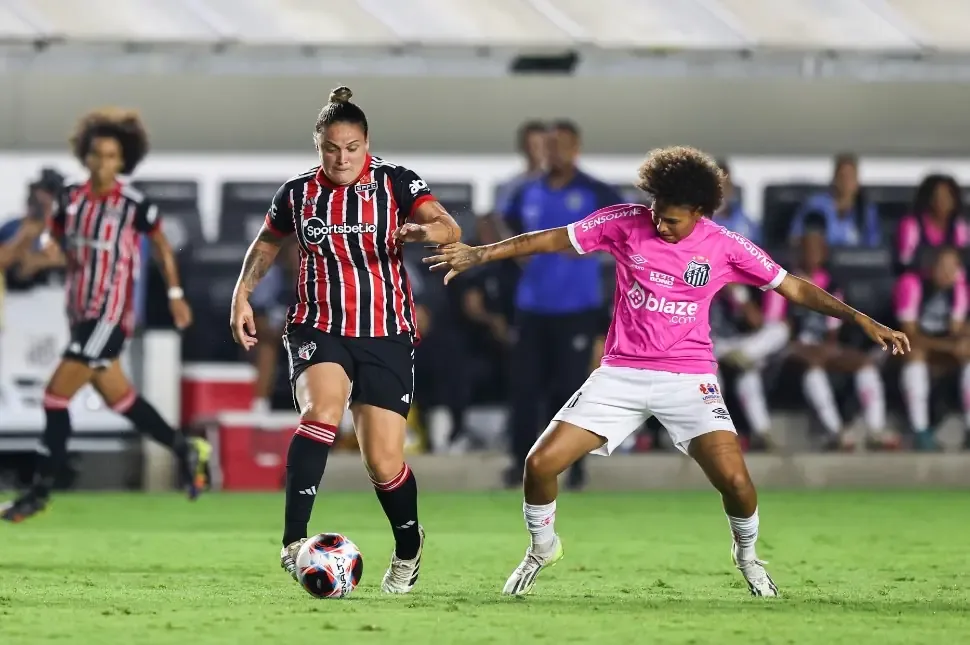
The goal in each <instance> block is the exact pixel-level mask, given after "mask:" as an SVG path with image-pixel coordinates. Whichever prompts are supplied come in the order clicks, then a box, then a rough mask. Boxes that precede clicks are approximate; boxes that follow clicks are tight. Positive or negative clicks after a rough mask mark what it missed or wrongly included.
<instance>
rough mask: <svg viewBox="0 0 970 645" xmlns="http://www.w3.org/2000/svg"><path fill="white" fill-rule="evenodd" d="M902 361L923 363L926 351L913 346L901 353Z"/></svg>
mask: <svg viewBox="0 0 970 645" xmlns="http://www.w3.org/2000/svg"><path fill="white" fill-rule="evenodd" d="M903 361H904V362H906V363H925V362H926V352H924V351H923V350H921V349H919V348H915V347H914V348H913V349H912V350H911V351H909V352H906V353H905V354H903Z"/></svg>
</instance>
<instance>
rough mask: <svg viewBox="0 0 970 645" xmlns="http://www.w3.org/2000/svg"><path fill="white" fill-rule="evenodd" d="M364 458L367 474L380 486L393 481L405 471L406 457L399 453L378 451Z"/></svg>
mask: <svg viewBox="0 0 970 645" xmlns="http://www.w3.org/2000/svg"><path fill="white" fill-rule="evenodd" d="M363 457H364V467H365V468H366V469H367V474H368V475H370V478H371V480H372V481H374V482H377V483H379V484H380V483H384V482H389V481H391V480H393V479H394V478H395V477H397V476H398V475H399V474H400V473H401V471H402V470H403V469H404V456H403V455H402V454H401V453H400V452H398V451H393V450H388V451H377V452H376V454H365V455H364V456H363Z"/></svg>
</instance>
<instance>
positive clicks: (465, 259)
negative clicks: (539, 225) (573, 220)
mask: <svg viewBox="0 0 970 645" xmlns="http://www.w3.org/2000/svg"><path fill="white" fill-rule="evenodd" d="M571 248H572V243H571V242H570V241H569V233H568V231H567V229H566V227H560V228H550V229H546V230H543V231H534V232H532V233H523V234H522V235H516V236H515V237H510V238H509V239H507V240H502V241H501V242H496V243H495V244H487V245H485V246H468V245H467V244H461V243H454V244H445V245H443V246H439V247H438V249H437V253H436V254H435V255H432V256H430V257H426V258H424V259H423V260H422V261H423V262H424V263H425V264H430V265H431V270H432V271H443V270H445V269H448V273H447V274H446V275H445V284H448V283H449V282H450V281H451V279H452V278H454V277H455V276H457V275H458V274H459V273H461V272H463V271H467V270H468V269H470V268H472V267H474V266H478V265H479V264H484V263H486V262H495V261H496V260H507V259H509V258H519V257H524V256H527V255H536V254H538V253H558V252H560V251H565V250H567V249H571Z"/></svg>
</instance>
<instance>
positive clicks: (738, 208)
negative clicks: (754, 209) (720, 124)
mask: <svg viewBox="0 0 970 645" xmlns="http://www.w3.org/2000/svg"><path fill="white" fill-rule="evenodd" d="M717 165H718V167H719V168H720V169H721V172H723V173H724V176H725V177H726V178H727V181H726V182H725V184H724V201H723V202H721V208H719V209H718V210H717V211H715V212H714V215H713V216H712V219H713V220H714V221H715V222H717V223H718V224H720V225H721V226H723V227H724V228H726V229H728V230H729V231H734V232H735V233H738V234H739V235H743V236H744V237H746V238H748V239H749V240H751V241H752V242H754V243H755V244H761V226H759V225H758V223H757V222H755V221H754V220H752V219H751V218H750V217H748V215H747V213H745V212H744V205H743V204H742V203H741V196H740V195H738V193H737V191H736V190H735V188H734V184H733V183H732V182H731V169H730V168H729V167H728V163H727V161H725V160H723V159H721V160H719V161H718V162H717Z"/></svg>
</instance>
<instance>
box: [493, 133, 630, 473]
mask: <svg viewBox="0 0 970 645" xmlns="http://www.w3.org/2000/svg"><path fill="white" fill-rule="evenodd" d="M580 143H581V140H580V132H579V127H578V126H576V124H575V123H572V122H571V121H565V120H563V121H556V122H554V123H553V124H552V125H551V126H550V127H549V130H548V132H547V135H546V145H547V148H546V155H547V156H546V161H547V164H548V167H547V169H546V171H545V172H544V173H543V174H542V176H541V177H539V178H537V179H533V180H531V181H527V182H525V183H524V184H522V185H521V186H520V187H519V188H518V190H516V191H514V192H513V193H512V195H511V196H510V198H509V200H508V203H507V205H506V206H505V207H504V210H503V212H502V213H501V215H502V218H503V221H504V223H505V225H506V227H507V228H508V229H509V231H511V232H512V233H515V234H519V233H528V232H531V231H537V230H542V229H548V228H555V227H561V226H565V225H566V224H571V223H573V222H578V221H580V220H582V219H583V218H584V217H586V216H587V215H589V214H590V213H592V212H593V211H595V210H597V209H599V208H603V207H605V206H610V205H612V204H618V203H620V202H622V201H623V199H622V198H621V197H620V195H619V194H618V193H617V192H616V191H615V190H614V189H613V188H612V187H611V186H609V185H607V184H605V183H603V182H601V181H599V180H597V179H595V178H593V177H591V176H590V175H588V174H586V173H585V172H583V171H582V170H580V169H579V168H578V166H577V161H578V158H579V152H580ZM602 304H603V293H602V286H601V277H600V262H599V261H598V260H596V259H595V258H577V257H574V256H569V255H566V254H550V255H543V256H538V257H533V258H528V260H527V261H526V262H523V266H522V275H521V278H520V279H519V284H518V288H517V290H516V299H515V306H516V312H515V320H514V323H513V324H514V328H513V332H512V339H513V341H512V342H513V349H512V354H511V361H510V368H511V370H512V371H511V375H510V379H509V387H510V396H509V406H510V411H509V415H510V416H509V430H510V447H511V450H510V452H511V458H512V464H511V465H510V466H509V469H508V470H507V471H506V474H505V484H506V485H507V486H517V485H518V484H519V483H521V481H522V469H523V466H524V465H525V458H526V455H528V453H529V448H530V447H531V446H532V444H533V443H534V442H535V439H536V436H537V435H538V433H539V430H540V428H541V423H542V422H541V419H542V412H541V410H542V409H543V406H548V407H549V408H550V409H556V408H557V407H558V406H560V405H562V404H563V403H565V401H566V400H567V399H568V398H569V397H570V396H571V395H572V393H573V392H575V391H576V389H578V388H579V386H580V385H582V383H583V381H584V380H585V379H586V377H587V376H588V375H589V371H590V363H591V357H592V353H593V342H594V340H595V338H596V336H597V335H599V334H600V333H601V332H600V326H601V325H600V323H601V319H602V315H601V313H600V310H601V307H602ZM584 480H585V475H584V471H583V466H582V461H578V462H576V464H575V466H574V467H573V468H572V469H571V470H570V473H569V480H568V482H569V486H570V487H572V488H579V487H581V486H582V485H583V483H584Z"/></svg>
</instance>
